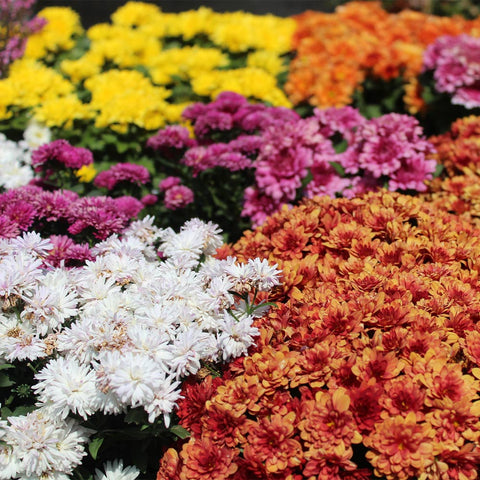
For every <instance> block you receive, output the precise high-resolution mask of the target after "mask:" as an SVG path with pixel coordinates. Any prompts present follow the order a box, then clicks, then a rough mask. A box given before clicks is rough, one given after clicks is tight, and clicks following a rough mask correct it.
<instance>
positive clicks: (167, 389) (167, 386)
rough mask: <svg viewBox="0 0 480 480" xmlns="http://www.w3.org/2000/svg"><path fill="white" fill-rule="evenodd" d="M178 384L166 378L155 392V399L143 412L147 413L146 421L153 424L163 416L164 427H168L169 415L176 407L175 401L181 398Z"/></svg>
mask: <svg viewBox="0 0 480 480" xmlns="http://www.w3.org/2000/svg"><path fill="white" fill-rule="evenodd" d="M179 386H180V382H179V381H176V380H175V378H173V377H166V378H165V380H164V381H163V383H162V385H161V386H160V388H159V389H158V390H156V391H155V397H154V398H153V401H151V402H150V403H149V404H148V405H146V406H145V410H146V412H147V413H148V421H149V422H150V423H153V422H154V421H155V419H156V418H157V417H159V416H160V415H163V421H164V423H165V426H166V427H167V428H168V427H169V426H170V414H171V412H172V411H173V409H174V408H175V407H176V406H177V403H176V402H177V401H178V400H179V399H180V398H182V396H181V395H180V389H179Z"/></svg>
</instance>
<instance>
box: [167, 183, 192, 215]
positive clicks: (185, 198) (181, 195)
mask: <svg viewBox="0 0 480 480" xmlns="http://www.w3.org/2000/svg"><path fill="white" fill-rule="evenodd" d="M181 182H182V180H181V178H179V177H167V178H165V179H164V180H162V181H161V182H160V183H159V185H158V188H160V190H161V191H162V192H163V193H164V194H165V197H164V199H163V202H164V205H165V207H166V208H168V210H177V209H178V208H184V207H186V206H187V205H190V204H191V203H193V200H194V198H195V197H194V194H193V191H192V190H191V189H190V188H188V187H186V186H185V185H181Z"/></svg>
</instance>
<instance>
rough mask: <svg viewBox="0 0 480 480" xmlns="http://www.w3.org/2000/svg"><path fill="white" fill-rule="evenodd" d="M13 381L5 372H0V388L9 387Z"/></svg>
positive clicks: (13, 383)
mask: <svg viewBox="0 0 480 480" xmlns="http://www.w3.org/2000/svg"><path fill="white" fill-rule="evenodd" d="M12 385H15V382H13V381H12V380H10V377H9V376H8V375H7V374H5V373H0V388H5V387H11V386H12Z"/></svg>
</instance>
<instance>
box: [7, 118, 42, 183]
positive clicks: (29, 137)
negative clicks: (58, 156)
mask: <svg viewBox="0 0 480 480" xmlns="http://www.w3.org/2000/svg"><path fill="white" fill-rule="evenodd" d="M50 140H51V132H50V129H49V128H48V127H46V126H43V125H41V124H39V123H37V122H34V121H31V122H30V123H29V125H28V126H27V128H26V129H25V132H24V134H23V140H21V141H19V142H14V141H13V140H8V139H7V137H6V136H5V135H4V134H3V133H0V187H3V188H5V189H9V188H17V187H22V186H24V185H27V184H28V183H29V182H30V181H31V180H32V179H33V177H34V172H33V169H32V166H31V155H32V151H33V150H35V148H37V147H39V146H40V145H43V144H44V143H48V142H49V141H50Z"/></svg>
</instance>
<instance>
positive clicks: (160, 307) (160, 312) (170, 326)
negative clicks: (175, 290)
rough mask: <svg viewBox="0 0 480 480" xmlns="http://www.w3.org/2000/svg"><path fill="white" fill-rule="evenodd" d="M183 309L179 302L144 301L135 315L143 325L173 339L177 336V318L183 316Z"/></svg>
mask: <svg viewBox="0 0 480 480" xmlns="http://www.w3.org/2000/svg"><path fill="white" fill-rule="evenodd" d="M183 309H184V307H183V306H181V305H180V304H179V303H177V302H145V301H144V305H140V306H139V307H138V309H137V310H136V311H135V316H136V318H137V319H138V321H139V322H141V323H142V324H143V325H145V326H149V327H152V328H155V329H156V330H158V331H160V332H161V333H162V334H164V335H168V337H169V339H170V340H171V339H172V338H174V336H175V329H176V326H177V318H180V317H181V315H182V314H181V310H183ZM193 318H194V317H192V319H193Z"/></svg>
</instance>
